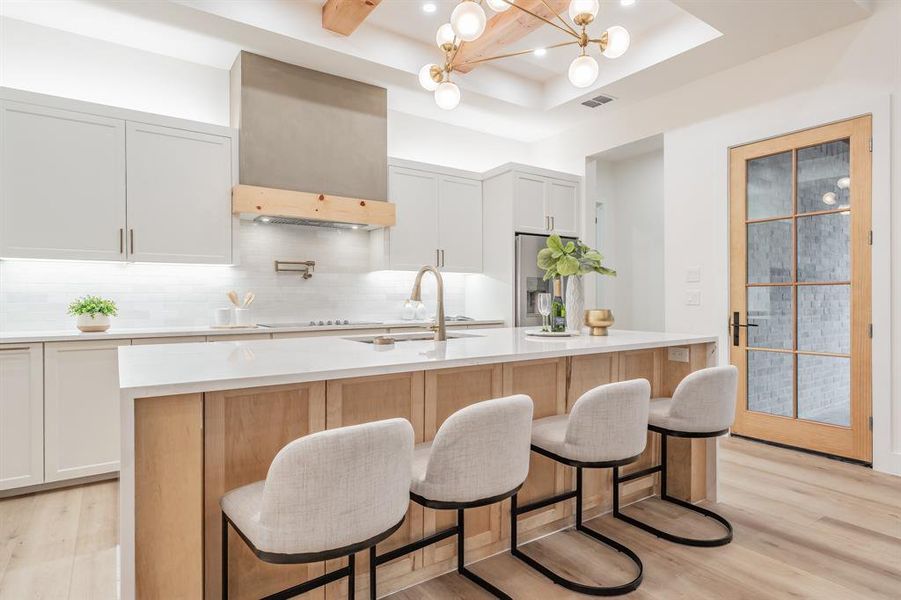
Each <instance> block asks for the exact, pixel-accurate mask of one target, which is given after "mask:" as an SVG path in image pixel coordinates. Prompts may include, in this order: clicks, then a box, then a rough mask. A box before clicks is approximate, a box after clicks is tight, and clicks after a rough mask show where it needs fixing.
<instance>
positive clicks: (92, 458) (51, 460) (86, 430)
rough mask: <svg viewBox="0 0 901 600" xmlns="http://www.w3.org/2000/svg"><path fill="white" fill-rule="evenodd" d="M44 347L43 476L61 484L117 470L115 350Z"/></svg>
mask: <svg viewBox="0 0 901 600" xmlns="http://www.w3.org/2000/svg"><path fill="white" fill-rule="evenodd" d="M129 344H130V341H129V340H109V341H106V340H104V341H98V342H94V341H91V342H54V343H47V344H45V345H44V423H45V427H44V438H45V439H44V474H45V478H46V480H47V481H59V480H62V479H71V478H73V477H84V476H86V475H96V474H98V473H110V472H113V471H117V470H118V469H119V368H118V363H119V356H118V348H119V346H128V345H129Z"/></svg>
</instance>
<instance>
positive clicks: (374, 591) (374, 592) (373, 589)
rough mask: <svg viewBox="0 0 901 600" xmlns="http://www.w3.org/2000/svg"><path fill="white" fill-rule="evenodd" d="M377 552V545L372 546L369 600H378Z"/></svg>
mask: <svg viewBox="0 0 901 600" xmlns="http://www.w3.org/2000/svg"><path fill="white" fill-rule="evenodd" d="M375 557H376V552H375V546H371V547H370V548H369V600H376V598H378V584H377V583H376V576H375V570H376V567H377V565H376V560H375Z"/></svg>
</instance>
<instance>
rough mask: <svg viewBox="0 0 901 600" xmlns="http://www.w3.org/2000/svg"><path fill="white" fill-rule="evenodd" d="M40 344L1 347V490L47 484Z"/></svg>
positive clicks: (42, 368)
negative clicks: (45, 478) (45, 482)
mask: <svg viewBox="0 0 901 600" xmlns="http://www.w3.org/2000/svg"><path fill="white" fill-rule="evenodd" d="M42 361H43V357H42V356H41V345H40V344H10V345H0V490H8V489H11V488H17V487H22V486H26V485H35V484H38V483H42V482H43V481H44V382H43V380H42V378H43V372H44V367H43V363H42Z"/></svg>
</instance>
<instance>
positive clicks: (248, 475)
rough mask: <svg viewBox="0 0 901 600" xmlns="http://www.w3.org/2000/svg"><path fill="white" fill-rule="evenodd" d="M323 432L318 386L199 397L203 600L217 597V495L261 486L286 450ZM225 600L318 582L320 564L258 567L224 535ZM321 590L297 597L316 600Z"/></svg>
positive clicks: (238, 542) (322, 397) (258, 563)
mask: <svg viewBox="0 0 901 600" xmlns="http://www.w3.org/2000/svg"><path fill="white" fill-rule="evenodd" d="M323 429H325V382H322V381H317V382H313V383H303V384H297V385H283V386H270V387H260V388H249V389H244V390H231V391H224V392H212V393H207V394H204V478H203V494H204V536H205V541H206V543H205V546H204V558H205V563H204V564H205V570H204V582H205V585H204V597H205V598H207V599H208V600H214V599H218V598H220V597H221V590H220V581H221V580H220V577H221V575H220V573H221V569H220V564H221V555H222V553H221V548H220V544H221V511H220V509H219V499H220V498H221V497H222V495H223V494H225V492H227V491H229V490H233V489H235V488H237V487H241V486H242V485H247V484H249V483H253V482H255V481H259V480H261V479H265V478H266V473H267V472H268V470H269V465H270V464H271V463H272V459H273V458H275V455H276V454H277V453H278V451H279V450H281V449H282V447H284V446H285V445H286V444H288V443H289V442H291V441H293V440H296V439H297V438H299V437H303V436H304V435H307V434H309V433H313V432H316V431H322V430H323ZM228 558H229V568H228V570H229V578H228V591H229V598H230V599H232V600H234V599H237V600H245V599H247V600H249V599H251V598H254V599H256V598H260V597H262V596H265V595H267V594H271V593H273V592H276V591H279V590H282V589H284V588H287V587H290V586H292V585H295V584H298V583H301V582H303V581H306V580H307V579H311V578H313V577H316V576H319V575H321V574H322V573H323V572H324V571H323V569H324V565H323V564H322V563H311V564H309V565H273V564H269V563H265V562H263V561H261V560H259V559H258V558H257V557H256V556H255V555H254V554H253V552H251V550H250V549H249V548H248V547H247V545H246V544H245V543H244V542H243V540H241V538H240V537H239V536H238V535H237V534H236V533H235V532H234V530H231V529H230V534H229V544H228ZM323 596H324V591H323V590H322V589H319V590H315V591H313V592H310V593H309V594H305V595H304V596H302V597H303V598H310V599H312V598H317V599H321V598H323Z"/></svg>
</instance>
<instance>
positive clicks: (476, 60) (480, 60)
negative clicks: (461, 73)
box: [454, 40, 579, 67]
mask: <svg viewBox="0 0 901 600" xmlns="http://www.w3.org/2000/svg"><path fill="white" fill-rule="evenodd" d="M578 43H579V41H578V40H573V41H571V42H561V43H559V44H554V45H553V46H543V47H544V49H545V50H553V49H554V48H562V47H563V46H575V45H576V44H578ZM533 52H535V48H533V49H531V50H520V51H519V52H509V53H507V54H498V55H496V56H486V57H485V58H474V59H473V60H467V61H466V62H462V63H460V64H459V65H454V67H463V66H466V65H477V64H479V63H484V62H489V61H492V60H500V59H502V58H512V57H514V56H522V55H524V54H531V53H533Z"/></svg>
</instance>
